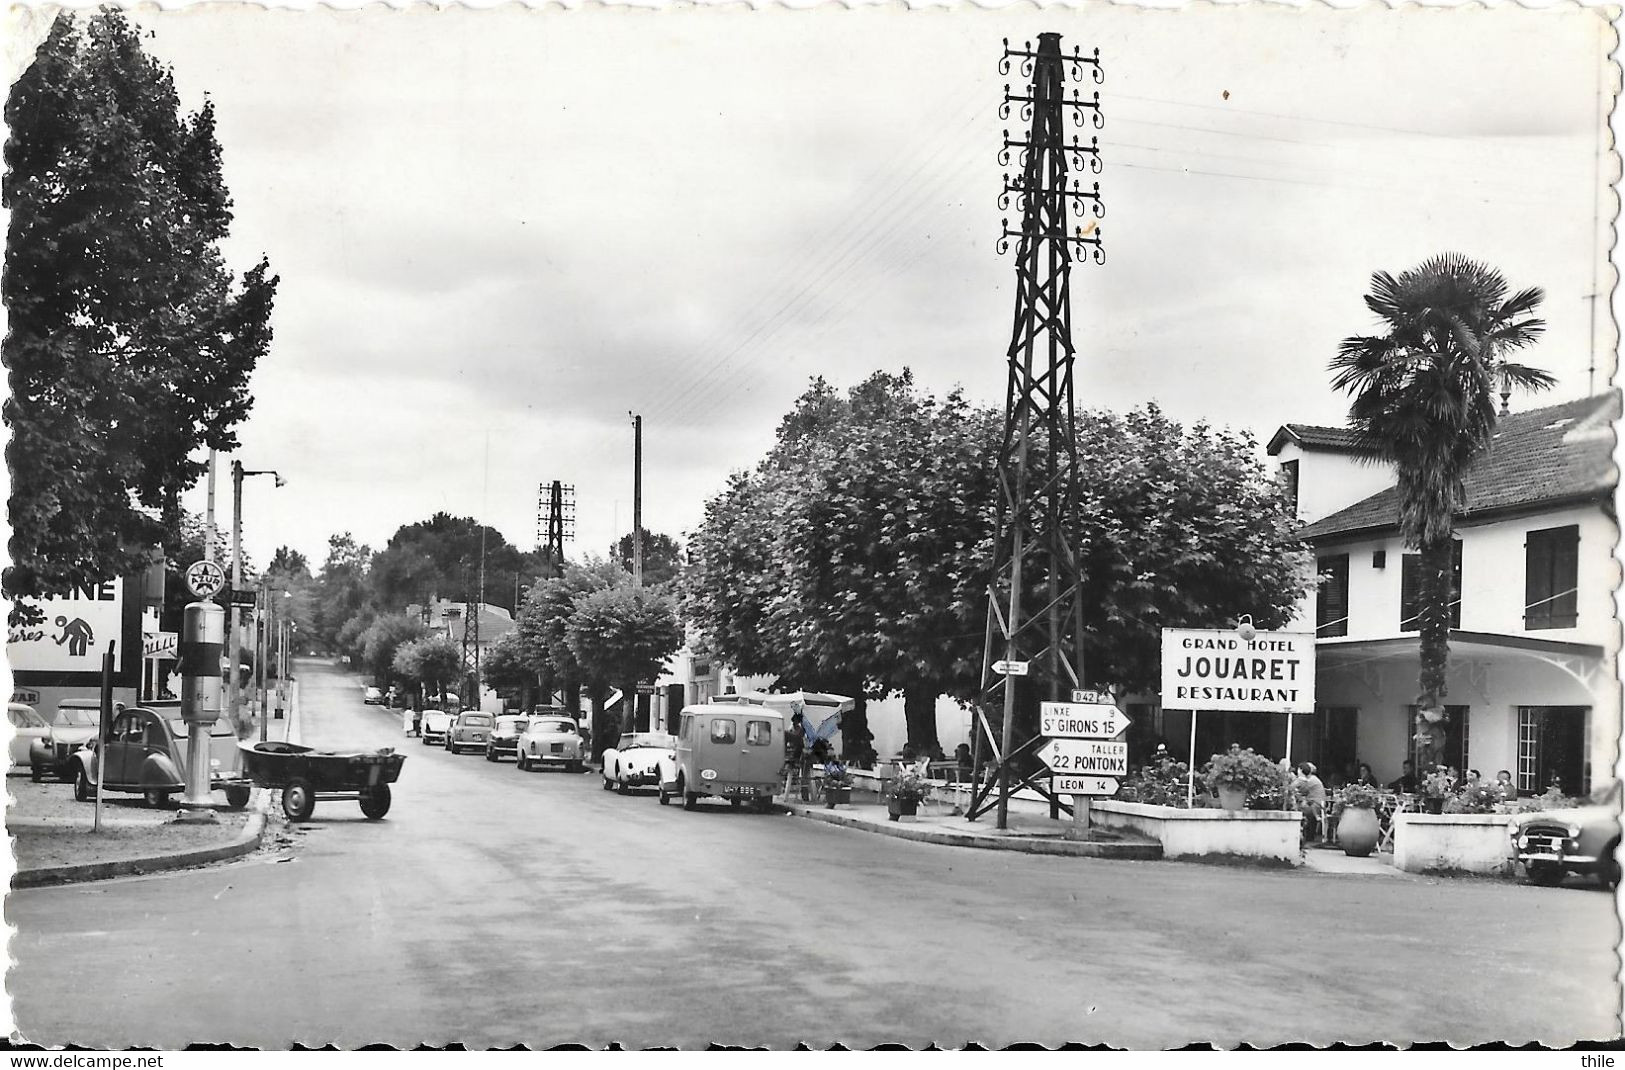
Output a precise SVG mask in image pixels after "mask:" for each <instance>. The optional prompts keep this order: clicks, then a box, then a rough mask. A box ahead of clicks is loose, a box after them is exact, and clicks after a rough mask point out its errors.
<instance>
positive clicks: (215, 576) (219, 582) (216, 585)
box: [186, 561, 226, 598]
mask: <svg viewBox="0 0 1625 1070" xmlns="http://www.w3.org/2000/svg"><path fill="white" fill-rule="evenodd" d="M225 585H226V570H225V569H223V568H221V567H220V566H219V565H217V564H215V563H214V562H213V561H194V562H192V563H191V564H190V565H188V566H186V586H187V589H188V590H190V591H191V592H192V596H193V597H194V598H213V597H214V596H215V595H216V594H218V593H219V592H220V588H222V587H224V586H225Z"/></svg>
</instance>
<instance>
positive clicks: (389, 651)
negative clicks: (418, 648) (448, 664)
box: [360, 614, 461, 687]
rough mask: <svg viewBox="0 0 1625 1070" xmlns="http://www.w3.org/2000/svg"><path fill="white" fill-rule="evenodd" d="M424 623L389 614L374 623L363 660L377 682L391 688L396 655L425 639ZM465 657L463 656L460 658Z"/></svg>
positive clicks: (363, 643)
mask: <svg viewBox="0 0 1625 1070" xmlns="http://www.w3.org/2000/svg"><path fill="white" fill-rule="evenodd" d="M425 631H426V629H425V628H424V626H423V622H422V621H420V620H417V619H415V618H413V617H405V616H400V615H398V614H388V615H385V616H381V617H378V618H376V619H374V620H373V622H372V624H371V626H369V627H368V628H367V630H366V631H365V632H363V633H362V634H361V640H360V642H361V647H362V657H363V659H365V663H366V666H367V671H368V672H370V673H372V676H373V683H375V684H377V685H378V686H379V687H388V686H389V684H390V677H391V674H392V673H393V672H394V667H395V653H396V651H398V650H399V649H400V648H401V647H402V646H404V645H406V644H407V643H410V642H413V641H415V640H418V639H421V638H423V636H424V633H425ZM460 657H461V655H460V654H459V658H460Z"/></svg>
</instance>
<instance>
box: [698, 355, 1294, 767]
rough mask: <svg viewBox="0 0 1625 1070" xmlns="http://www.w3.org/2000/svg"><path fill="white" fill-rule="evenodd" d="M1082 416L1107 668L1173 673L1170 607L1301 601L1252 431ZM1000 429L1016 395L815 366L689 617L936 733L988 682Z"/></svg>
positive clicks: (861, 745) (1180, 613) (745, 654)
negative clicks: (835, 383) (839, 381)
mask: <svg viewBox="0 0 1625 1070" xmlns="http://www.w3.org/2000/svg"><path fill="white" fill-rule="evenodd" d="M1078 426H1079V450H1080V478H1081V480H1082V487H1081V488H1080V496H1081V498H1082V499H1083V502H1084V506H1083V509H1082V510H1081V512H1082V517H1081V521H1080V528H1079V531H1078V533H1077V548H1078V552H1079V553H1080V555H1081V557H1082V558H1083V572H1084V605H1085V606H1086V607H1088V608H1087V610H1086V614H1085V632H1086V644H1087V645H1086V659H1087V660H1086V664H1087V672H1088V674H1089V677H1090V679H1091V681H1098V682H1102V683H1120V684H1123V685H1125V686H1128V687H1131V688H1136V689H1152V688H1155V686H1156V682H1157V676H1158V673H1157V665H1158V659H1159V653H1158V652H1159V649H1160V642H1161V631H1160V630H1161V628H1162V627H1163V626H1164V625H1167V626H1179V627H1198V626H1203V625H1208V624H1219V623H1222V624H1227V623H1229V622H1230V621H1233V620H1234V619H1235V617H1236V616H1237V615H1239V614H1240V613H1251V614H1253V616H1254V619H1255V620H1257V621H1258V622H1259V623H1260V625H1261V626H1264V627H1269V626H1273V625H1275V624H1279V623H1282V622H1284V621H1285V620H1286V619H1287V617H1289V616H1290V613H1291V609H1292V607H1293V605H1294V604H1295V603H1296V600H1297V598H1298V597H1299V596H1300V595H1301V593H1302V591H1303V590H1304V589H1305V584H1306V583H1307V582H1308V576H1309V571H1310V569H1309V563H1308V556H1307V555H1306V554H1305V553H1303V552H1302V549H1301V547H1299V546H1297V545H1295V544H1293V543H1292V542H1291V541H1290V539H1289V538H1288V530H1287V529H1288V524H1289V516H1288V514H1287V512H1286V510H1285V507H1284V502H1283V501H1282V500H1281V497H1280V494H1279V492H1278V490H1277V488H1276V485H1275V483H1274V481H1273V480H1271V479H1269V478H1268V477H1267V476H1266V474H1265V473H1264V471H1263V469H1262V466H1261V465H1260V464H1259V462H1258V461H1257V460H1256V458H1255V451H1254V450H1253V447H1252V444H1251V441H1250V440H1249V439H1247V438H1246V437H1245V436H1236V435H1232V434H1230V433H1228V432H1214V431H1212V430H1211V429H1209V428H1206V427H1204V426H1198V427H1196V428H1193V429H1192V430H1190V431H1189V432H1187V431H1185V429H1183V428H1181V427H1180V426H1179V425H1177V424H1175V423H1172V422H1171V421H1168V420H1167V419H1165V418H1164V417H1163V416H1162V415H1161V413H1160V412H1158V411H1157V410H1156V409H1155V408H1154V407H1151V408H1148V409H1145V410H1141V411H1138V412H1135V413H1132V414H1130V415H1128V416H1115V415H1112V414H1109V413H1090V414H1085V415H1084V416H1083V417H1082V419H1080V421H1079V425H1078ZM1001 430H1002V421H1001V420H1000V419H999V416H998V414H997V413H994V412H993V411H992V410H989V409H982V408H977V407H974V406H971V405H969V404H968V403H967V402H966V401H965V399H964V398H963V397H961V396H960V395H958V394H957V393H955V394H950V395H949V396H948V397H947V398H946V399H944V400H941V401H938V400H935V399H932V398H930V397H927V396H923V395H922V394H921V393H920V392H919V391H918V390H916V389H915V387H914V385H913V382H912V378H911V377H910V376H909V375H908V373H907V372H906V371H905V372H904V373H903V374H901V375H897V376H893V375H886V374H877V375H875V376H872V377H870V379H868V380H867V381H865V382H864V383H861V384H859V385H858V386H857V387H855V388H853V389H852V390H851V391H849V392H848V394H847V395H846V396H845V397H842V396H840V395H838V394H836V393H835V391H834V390H833V389H831V388H830V387H829V386H828V384H827V383H824V382H823V381H822V380H815V381H814V383H813V384H812V386H811V388H810V389H809V390H808V391H807V393H806V394H804V395H803V396H802V398H801V399H800V400H799V401H798V402H797V405H796V408H795V410H794V411H792V412H791V413H790V414H789V415H788V416H786V418H785V419H784V420H783V421H782V422H781V424H780V428H779V437H778V442H777V443H776V444H775V446H774V447H773V449H772V451H770V453H769V455H768V456H767V457H766V458H764V460H763V461H762V462H761V463H760V464H759V465H757V467H756V468H755V469H754V470H753V471H751V472H749V473H741V474H736V475H734V476H733V477H731V478H730V480H729V483H728V486H727V488H726V489H725V490H724V491H723V493H722V494H720V495H718V496H717V497H716V498H714V499H713V500H712V501H710V502H708V503H707V505H706V514H705V520H704V522H703V523H702V524H701V526H700V528H699V529H698V530H697V531H695V532H694V533H693V534H692V536H691V538H690V542H689V549H690V552H689V565H688V570H687V572H686V574H685V580H684V584H683V589H684V594H683V597H684V602H683V606H684V612H685V614H686V616H687V618H688V619H689V620H690V621H691V622H693V623H694V624H695V625H696V626H697V627H698V628H699V629H700V630H701V631H702V632H703V633H704V635H705V637H706V641H707V643H708V644H709V645H710V646H711V648H712V649H713V650H715V651H716V652H717V654H718V655H719V656H720V657H721V658H723V659H724V660H726V661H727V662H729V663H730V664H732V665H733V666H734V667H735V668H736V669H737V670H738V671H740V672H742V673H747V674H758V673H763V674H775V675H777V677H778V679H779V683H780V685H781V686H804V687H815V688H818V689H821V690H831V691H840V692H842V693H846V694H852V695H854V696H863V695H865V694H869V695H883V694H886V693H890V692H893V691H898V690H901V691H902V692H903V695H904V708H905V718H906V720H907V722H908V728H909V741H910V743H912V744H914V745H915V746H916V747H917V748H919V749H921V750H923V751H935V750H937V749H939V742H938V740H937V739H936V720H935V704H936V700H937V698H938V696H939V695H942V694H949V695H953V696H955V697H957V698H960V699H961V700H972V699H974V698H975V697H976V696H977V694H978V692H979V689H980V685H981V681H980V673H981V658H982V647H983V642H984V639H985V631H984V629H985V623H986V611H987V610H986V607H987V602H986V597H987V595H986V589H987V577H988V573H987V570H988V568H989V566H990V564H991V560H992V546H993V542H992V540H993V537H994V532H993V524H994V509H993V505H994V498H995V495H994V486H993V478H994V457H995V448H996V446H997V443H998V436H999V434H1000V433H1001ZM1036 448H1039V449H1043V448H1047V445H1046V444H1038V445H1037V447H1036ZM1046 598H1047V593H1046V592H1044V591H1042V590H1039V589H1037V588H1035V589H1033V590H1031V591H1029V592H1027V595H1026V597H1024V603H1025V604H1027V605H1030V606H1034V607H1037V606H1041V605H1043V604H1044V601H1045V599H1046ZM842 738H843V742H844V746H845V748H846V751H847V757H848V758H849V759H855V760H860V761H861V760H863V759H864V758H866V757H869V755H868V754H866V753H865V751H866V750H867V749H868V746H869V740H870V737H869V733H868V729H867V724H866V720H865V718H864V717H863V710H862V707H861V703H860V708H859V710H856V711H854V712H853V713H852V714H848V715H847V716H846V717H845V718H843V725H842Z"/></svg>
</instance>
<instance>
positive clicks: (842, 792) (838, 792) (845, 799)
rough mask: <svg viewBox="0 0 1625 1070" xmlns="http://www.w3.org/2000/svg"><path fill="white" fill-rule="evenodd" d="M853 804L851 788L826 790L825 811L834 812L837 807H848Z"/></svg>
mask: <svg viewBox="0 0 1625 1070" xmlns="http://www.w3.org/2000/svg"><path fill="white" fill-rule="evenodd" d="M851 802H852V789H851V788H825V789H824V809H826V810H833V809H835V808H836V807H837V806H847V805H849V804H850V803H851Z"/></svg>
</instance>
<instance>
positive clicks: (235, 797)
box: [73, 706, 252, 808]
mask: <svg viewBox="0 0 1625 1070" xmlns="http://www.w3.org/2000/svg"><path fill="white" fill-rule="evenodd" d="M99 750H100V748H99V747H98V746H97V744H96V742H95V741H94V740H92V741H91V742H90V743H89V744H87V745H86V746H84V747H81V748H80V749H79V750H77V751H75V752H74V755H73V763H74V779H73V797H74V798H75V799H78V800H79V801H80V802H89V801H90V800H91V799H92V798H94V797H95V794H96V784H97V782H98V780H100V781H101V786H102V788H103V790H105V791H133V792H137V793H139V794H141V795H144V796H146V800H147V805H149V806H163V805H165V804H166V803H167V802H168V801H169V797H170V796H171V795H176V794H179V793H180V792H182V791H185V790H186V723H185V722H184V721H182V720H180V719H179V718H176V719H175V720H174V721H173V722H171V721H166V720H164V718H162V717H160V716H159V715H158V714H157V713H155V712H153V711H152V710H149V709H146V708H145V707H141V706H137V707H134V708H133V709H128V710H123V711H121V712H120V713H118V714H116V715H115V716H114V717H113V723H112V726H111V727H110V729H109V731H108V736H107V753H106V755H105V756H104V755H102V754H100V753H98V751H99ZM104 759H105V760H104ZM241 762H242V759H241V757H240V756H239V754H238V751H237V733H236V732H235V731H233V730H232V727H231V722H230V721H228V720H227V719H225V718H224V717H222V718H221V719H220V720H218V721H216V722H215V723H214V724H213V726H211V728H210V731H209V786H210V787H211V788H224V789H225V792H226V802H227V803H228V804H230V805H231V806H232V807H234V808H241V807H243V806H246V805H248V797H249V789H250V788H251V786H252V785H251V784H250V782H249V781H248V780H246V779H244V778H243V776H242V772H241ZM104 774H105V776H104Z"/></svg>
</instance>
